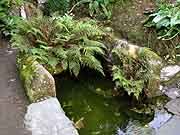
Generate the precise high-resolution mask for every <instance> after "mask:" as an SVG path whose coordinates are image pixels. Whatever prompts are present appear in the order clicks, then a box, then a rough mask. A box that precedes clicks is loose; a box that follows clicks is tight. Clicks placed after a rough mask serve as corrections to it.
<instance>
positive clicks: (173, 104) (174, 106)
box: [165, 98, 180, 116]
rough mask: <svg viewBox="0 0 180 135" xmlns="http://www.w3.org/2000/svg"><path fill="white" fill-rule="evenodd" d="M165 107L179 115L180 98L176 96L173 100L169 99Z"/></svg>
mask: <svg viewBox="0 0 180 135" xmlns="http://www.w3.org/2000/svg"><path fill="white" fill-rule="evenodd" d="M165 108H166V109H167V110H168V111H169V112H171V113H173V114H175V115H178V116H180V98H177V99H174V100H171V101H169V102H168V103H167V104H166V105H165Z"/></svg>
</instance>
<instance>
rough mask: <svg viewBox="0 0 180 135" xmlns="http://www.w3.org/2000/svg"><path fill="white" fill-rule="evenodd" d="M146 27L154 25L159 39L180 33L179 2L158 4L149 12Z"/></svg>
mask: <svg viewBox="0 0 180 135" xmlns="http://www.w3.org/2000/svg"><path fill="white" fill-rule="evenodd" d="M145 26H146V27H154V28H156V30H157V32H158V36H159V39H163V40H170V39H173V38H174V37H176V36H178V35H179V34H180V29H179V26H180V2H176V3H175V4H169V3H168V4H167V3H163V4H160V5H159V7H158V9H157V10H155V11H154V12H153V13H150V14H149V18H148V19H147V21H146V22H145Z"/></svg>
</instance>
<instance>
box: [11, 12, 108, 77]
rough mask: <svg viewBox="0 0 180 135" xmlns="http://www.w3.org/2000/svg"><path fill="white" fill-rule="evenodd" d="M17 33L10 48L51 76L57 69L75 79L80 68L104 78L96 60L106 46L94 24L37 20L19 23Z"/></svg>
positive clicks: (82, 21)
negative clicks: (32, 59) (42, 67)
mask: <svg viewBox="0 0 180 135" xmlns="http://www.w3.org/2000/svg"><path fill="white" fill-rule="evenodd" d="M17 29H18V32H16V33H14V34H13V36H12V40H11V41H12V45H13V46H15V47H17V48H18V49H19V50H20V52H21V53H23V54H29V55H32V56H34V57H36V59H37V60H38V61H39V62H41V63H42V64H44V65H45V66H47V68H49V69H50V70H52V71H53V72H54V71H55V69H56V68H57V67H58V68H61V69H62V71H63V70H69V71H70V73H72V74H74V75H75V76H77V75H78V74H79V71H80V69H81V68H82V67H88V68H92V69H95V70H97V71H99V72H101V73H102V74H104V73H103V68H102V66H101V63H100V61H99V60H98V59H97V58H96V56H98V55H101V56H103V55H104V49H105V46H104V45H103V44H102V43H101V42H100V41H101V39H102V37H103V35H104V32H103V31H102V29H101V28H100V27H98V25H97V24H96V22H95V21H94V20H80V21H78V20H74V19H73V18H72V17H71V16H68V15H66V16H63V17H55V16H54V17H42V16H39V17H38V18H37V17H36V18H32V19H31V20H24V21H21V22H20V23H19V24H18V26H17Z"/></svg>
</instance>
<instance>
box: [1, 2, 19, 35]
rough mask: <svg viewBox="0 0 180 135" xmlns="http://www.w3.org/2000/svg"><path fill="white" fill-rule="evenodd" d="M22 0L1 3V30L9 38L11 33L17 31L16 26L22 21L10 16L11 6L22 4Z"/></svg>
mask: <svg viewBox="0 0 180 135" xmlns="http://www.w3.org/2000/svg"><path fill="white" fill-rule="evenodd" d="M20 2H21V0H17V1H15V2H14V1H13V0H1V1H0V29H1V31H3V33H4V34H5V35H6V36H7V35H10V32H11V31H12V30H14V29H16V24H17V23H18V21H19V20H20V17H18V16H11V15H9V9H10V5H11V4H20Z"/></svg>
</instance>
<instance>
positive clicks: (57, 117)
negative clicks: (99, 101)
mask: <svg viewBox="0 0 180 135" xmlns="http://www.w3.org/2000/svg"><path fill="white" fill-rule="evenodd" d="M18 64H19V65H18V67H19V72H20V77H21V80H22V81H23V84H24V88H25V90H26V94H27V96H28V98H29V100H30V102H31V104H30V105H29V106H28V109H27V113H26V115H25V126H26V128H27V129H28V130H30V131H31V132H32V135H78V132H77V130H76V129H75V127H74V126H73V122H72V121H71V120H69V118H68V117H67V116H66V115H65V113H64V111H63V109H62V107H61V105H60V103H59V101H58V99H57V98H56V86H55V81H54V78H53V76H52V75H51V74H50V73H49V72H48V71H47V70H46V69H45V68H44V67H43V66H42V65H41V64H39V63H38V62H37V61H35V60H33V59H32V58H31V57H27V58H25V59H23V60H20V61H18Z"/></svg>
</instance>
